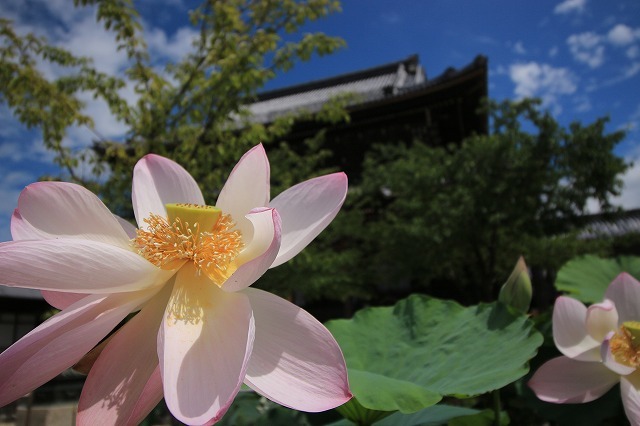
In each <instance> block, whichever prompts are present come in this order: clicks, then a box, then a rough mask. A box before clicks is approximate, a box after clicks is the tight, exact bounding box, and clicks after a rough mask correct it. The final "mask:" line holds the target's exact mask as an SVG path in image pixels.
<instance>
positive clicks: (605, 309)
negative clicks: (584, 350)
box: [586, 300, 618, 342]
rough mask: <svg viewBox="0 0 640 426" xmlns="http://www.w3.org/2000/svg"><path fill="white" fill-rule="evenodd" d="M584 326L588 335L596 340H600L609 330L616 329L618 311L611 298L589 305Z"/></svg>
mask: <svg viewBox="0 0 640 426" xmlns="http://www.w3.org/2000/svg"><path fill="white" fill-rule="evenodd" d="M586 326H587V331H588V332H589V335H590V336H591V337H593V338H594V339H595V340H596V341H598V342H601V341H602V340H603V339H604V338H605V336H606V335H607V334H609V332H610V331H615V330H617V329H618V311H617V310H616V307H615V306H614V304H613V303H612V302H611V300H605V301H604V302H602V303H595V304H593V305H591V306H589V308H588V309H587V321H586Z"/></svg>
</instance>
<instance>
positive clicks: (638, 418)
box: [620, 372, 640, 425]
mask: <svg viewBox="0 0 640 426" xmlns="http://www.w3.org/2000/svg"><path fill="white" fill-rule="evenodd" d="M620 394H621V396H622V405H623V406H624V413H625V414H626V415H627V419H628V420H629V423H631V424H632V425H639V424H640V373H638V372H636V373H634V374H631V375H629V376H626V377H622V378H621V379H620Z"/></svg>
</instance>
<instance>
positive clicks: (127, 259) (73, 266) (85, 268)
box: [0, 239, 173, 294]
mask: <svg viewBox="0 0 640 426" xmlns="http://www.w3.org/2000/svg"><path fill="white" fill-rule="evenodd" d="M172 273H173V272H172V271H164V270H162V269H159V268H157V267H155V266H153V265H152V264H151V263H149V262H148V261H147V260H145V259H144V258H142V257H141V256H139V255H137V254H135V253H133V252H131V251H129V250H125V249H121V248H119V247H116V246H113V245H110V244H106V243H100V242H97V241H88V240H79V239H60V240H43V241H13V242H7V243H0V284H2V285H7V286H15V287H25V288H35V289H39V290H54V291H63V292H73V293H96V294H98V293H114V292H120V291H137V290H143V289H145V288H150V287H154V286H157V285H159V284H162V283H164V282H165V281H166V280H167V279H169V277H170V276H171V275H172Z"/></svg>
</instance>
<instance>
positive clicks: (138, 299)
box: [0, 292, 152, 407]
mask: <svg viewBox="0 0 640 426" xmlns="http://www.w3.org/2000/svg"><path fill="white" fill-rule="evenodd" d="M151 294H152V293H151ZM149 295H150V293H149V292H139V293H127V294H115V295H108V296H100V295H91V296H88V297H87V298H85V299H83V300H81V301H79V302H77V303H75V304H73V305H71V306H70V307H69V308H67V309H65V310H63V311H61V312H60V313H58V314H56V315H54V316H53V317H51V318H50V319H49V320H47V321H45V322H44V323H42V324H41V325H40V326H38V327H37V328H36V329H34V330H33V331H31V332H30V333H29V334H27V335H26V336H24V337H23V338H22V339H20V340H18V341H17V342H16V343H14V344H13V345H12V346H11V347H9V349H7V350H6V351H4V352H3V353H2V354H0V407H1V406H4V405H6V404H8V403H9V402H11V401H14V400H15V399H17V398H20V397H21V396H23V395H24V394H26V393H27V392H29V391H31V390H33V389H35V388H36V387H38V386H40V385H42V384H43V383H46V382H47V381H49V380H51V379H52V378H54V377H55V376H57V375H58V374H60V373H61V372H62V371H64V370H65V369H67V368H69V367H71V366H72V365H74V364H75V363H76V362H78V361H79V360H80V358H82V357H83V356H84V355H85V354H86V353H87V352H89V350H91V348H93V347H94V346H95V345H96V344H97V343H98V342H100V340H102V338H103V337H104V336H106V335H107V333H109V331H111V330H112V329H113V328H114V327H115V326H116V325H117V324H118V323H119V322H120V321H121V320H122V319H123V318H124V317H125V316H127V314H129V313H130V312H131V310H132V309H134V308H135V307H136V306H137V305H139V304H140V303H142V302H144V300H146V299H147V298H148V297H149Z"/></svg>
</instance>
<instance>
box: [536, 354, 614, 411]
mask: <svg viewBox="0 0 640 426" xmlns="http://www.w3.org/2000/svg"><path fill="white" fill-rule="evenodd" d="M619 380H620V376H619V375H617V374H616V373H614V372H612V371H610V370H609V369H608V368H606V367H605V366H604V365H602V364H601V363H599V362H583V361H576V360H574V359H571V358H567V357H564V356H561V357H558V358H553V359H551V360H549V361H547V362H546V363H544V364H543V365H542V366H541V367H540V368H538V371H536V372H535V374H534V375H533V377H532V378H531V380H530V381H529V383H528V384H529V387H530V388H531V389H532V390H533V391H534V392H535V394H536V396H537V397H538V398H540V399H541V400H543V401H547V402H554V403H557V404H563V403H580V402H589V401H593V400H594V399H597V398H600V397H601V396H602V395H604V394H605V393H606V392H607V391H608V390H609V389H611V388H612V387H613V386H614V385H615V384H616V383H618V381H619Z"/></svg>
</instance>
